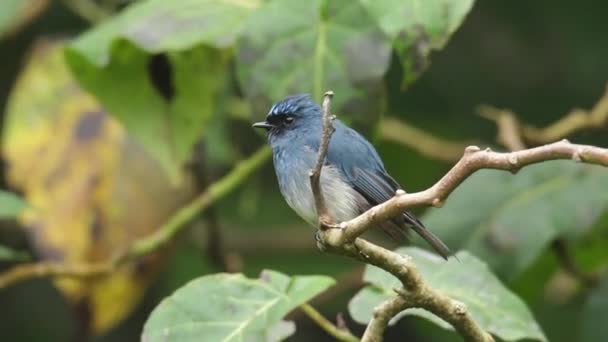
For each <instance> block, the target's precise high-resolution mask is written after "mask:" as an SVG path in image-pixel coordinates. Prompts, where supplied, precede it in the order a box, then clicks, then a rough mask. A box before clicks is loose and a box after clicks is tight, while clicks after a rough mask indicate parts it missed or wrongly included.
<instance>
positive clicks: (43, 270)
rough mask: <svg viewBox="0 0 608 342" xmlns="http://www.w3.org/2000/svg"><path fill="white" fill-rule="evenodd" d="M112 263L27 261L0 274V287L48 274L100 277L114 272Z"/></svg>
mask: <svg viewBox="0 0 608 342" xmlns="http://www.w3.org/2000/svg"><path fill="white" fill-rule="evenodd" d="M114 269H115V265H114V264H112V263H98V264H70V265H67V264H62V263H58V262H36V263H25V264H19V265H17V266H14V267H12V268H10V269H8V270H7V271H4V272H3V273H2V274H0V289H2V288H5V287H7V286H10V285H12V284H16V283H18V282H21V281H24V280H28V279H32V278H41V277H48V276H51V275H52V276H62V277H74V278H91V277H98V276H102V275H105V274H108V273H110V272H112V271H113V270H114Z"/></svg>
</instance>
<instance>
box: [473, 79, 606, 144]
mask: <svg viewBox="0 0 608 342" xmlns="http://www.w3.org/2000/svg"><path fill="white" fill-rule="evenodd" d="M478 112H479V114H480V115H481V116H482V117H485V118H487V119H490V120H493V121H495V122H496V124H497V125H498V130H499V136H498V141H499V142H500V143H502V144H503V145H504V146H505V147H507V148H509V149H510V150H512V151H514V150H520V149H522V148H516V147H521V146H523V142H522V144H521V145H520V144H517V143H516V142H515V143H514V140H517V139H518V140H519V141H520V142H521V141H522V140H523V141H525V142H528V143H529V144H530V145H542V144H548V143H552V142H554V141H557V140H559V139H562V138H564V137H567V136H569V135H572V134H574V133H576V132H580V131H582V130H585V129H594V128H595V129H597V128H602V127H605V126H606V125H607V124H608V86H607V87H606V90H605V91H604V94H603V95H602V97H600V99H599V100H598V101H597V102H596V104H595V105H594V106H593V108H591V110H589V111H586V110H582V109H574V110H572V111H571V112H570V113H568V114H566V115H565V116H563V117H562V118H560V119H559V120H557V121H555V122H554V123H552V124H550V125H548V126H546V127H543V128H537V127H534V126H531V125H524V124H520V123H519V122H518V121H517V115H516V114H515V113H513V112H512V111H509V110H504V109H498V108H495V107H491V106H481V107H479V109H478ZM510 122H511V123H513V124H511V123H510ZM509 126H511V127H509ZM501 132H502V133H501ZM513 133H517V134H513ZM505 135H506V136H505ZM517 136H519V138H518V137H517ZM505 139H506V140H505Z"/></svg>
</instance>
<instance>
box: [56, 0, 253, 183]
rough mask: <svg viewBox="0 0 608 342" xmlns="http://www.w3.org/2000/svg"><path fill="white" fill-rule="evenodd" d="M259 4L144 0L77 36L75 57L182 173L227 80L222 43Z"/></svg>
mask: <svg viewBox="0 0 608 342" xmlns="http://www.w3.org/2000/svg"><path fill="white" fill-rule="evenodd" d="M256 5H257V2H255V1H229V0H224V1H222V0H207V1H198V0H180V1H164V0H147V1H141V2H138V3H136V4H134V5H132V6H130V7H129V8H127V9H126V10H125V11H124V12H122V13H121V14H119V15H117V16H115V17H113V18H112V19H110V20H108V21H106V22H104V23H103V24H101V25H99V26H97V27H95V28H94V29H93V30H91V31H89V32H87V33H86V34H84V35H83V36H81V37H80V38H79V39H77V40H76V41H75V42H73V43H72V44H71V46H70V48H69V49H68V50H67V60H68V63H69V65H70V67H71V68H72V70H73V71H74V75H75V76H76V77H77V78H78V80H79V81H80V82H81V83H82V85H83V86H84V87H85V88H86V89H87V90H89V91H90V92H92V93H93V94H95V95H96V96H97V97H98V99H99V100H100V101H101V102H102V104H103V105H104V106H105V107H106V108H107V109H108V111H109V112H111V113H112V114H113V115H115V116H116V117H117V118H118V119H119V120H120V121H121V122H122V123H123V124H124V126H125V127H126V128H127V130H128V131H129V132H130V133H131V134H133V136H134V137H135V138H136V139H138V140H139V141H140V142H141V143H142V144H143V145H144V146H145V147H146V149H147V151H148V152H149V153H150V154H151V155H153V156H154V157H155V158H156V159H158V160H159V161H160V162H161V163H162V165H163V167H164V168H165V170H167V171H168V172H169V174H170V175H171V176H172V179H174V180H175V179H179V172H180V170H181V166H182V163H183V162H184V161H185V160H186V159H187V158H188V157H189V155H190V152H191V148H192V146H193V144H194V143H195V142H196V140H197V139H198V138H199V137H200V136H201V135H202V134H203V133H204V132H203V131H204V127H205V125H206V123H207V121H208V120H209V118H210V117H211V115H212V113H213V111H214V110H215V109H216V108H215V102H216V101H215V100H216V98H217V94H218V91H219V89H222V87H223V78H224V76H223V75H224V74H225V70H224V66H225V59H226V58H225V57H224V56H222V53H220V51H219V50H217V49H220V48H226V47H230V45H231V44H233V42H234V39H235V37H236V34H237V33H238V32H239V29H240V26H242V22H244V18H245V17H246V16H247V15H248V14H249V13H250V11H251V10H252V9H253V8H255V6H256ZM201 44H204V45H201ZM160 53H164V54H165V56H166V59H165V57H159V56H158V55H157V54H160ZM153 55H156V56H155V57H152V56H153ZM155 74H156V76H155ZM152 79H155V80H156V82H152V81H151V80H152ZM159 82H160V83H161V84H160V85H158V84H157V83H159ZM155 85H156V86H155Z"/></svg>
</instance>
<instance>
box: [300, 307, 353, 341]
mask: <svg viewBox="0 0 608 342" xmlns="http://www.w3.org/2000/svg"><path fill="white" fill-rule="evenodd" d="M300 310H302V312H304V313H305V314H306V316H308V317H309V318H310V319H312V320H313V321H314V322H315V323H317V325H319V326H320V327H321V328H322V329H323V330H325V332H326V333H328V334H330V335H331V336H333V337H334V338H336V340H338V341H343V342H359V338H357V337H356V336H355V335H353V334H352V333H351V332H350V331H348V330H346V329H340V328H338V327H337V326H336V325H335V324H333V323H332V322H331V321H330V320H328V319H327V318H325V317H324V316H323V315H322V314H321V313H320V312H319V311H317V309H315V308H314V307H312V306H311V305H309V304H302V305H300Z"/></svg>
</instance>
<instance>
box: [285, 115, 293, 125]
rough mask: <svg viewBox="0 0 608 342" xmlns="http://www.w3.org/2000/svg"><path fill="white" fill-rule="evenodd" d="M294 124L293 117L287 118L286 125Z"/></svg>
mask: <svg viewBox="0 0 608 342" xmlns="http://www.w3.org/2000/svg"><path fill="white" fill-rule="evenodd" d="M292 122H293V116H288V117H285V123H286V124H288V125H289V124H290V123H292Z"/></svg>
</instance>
